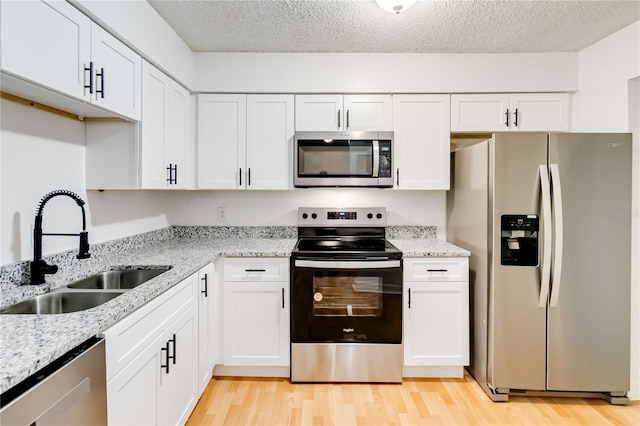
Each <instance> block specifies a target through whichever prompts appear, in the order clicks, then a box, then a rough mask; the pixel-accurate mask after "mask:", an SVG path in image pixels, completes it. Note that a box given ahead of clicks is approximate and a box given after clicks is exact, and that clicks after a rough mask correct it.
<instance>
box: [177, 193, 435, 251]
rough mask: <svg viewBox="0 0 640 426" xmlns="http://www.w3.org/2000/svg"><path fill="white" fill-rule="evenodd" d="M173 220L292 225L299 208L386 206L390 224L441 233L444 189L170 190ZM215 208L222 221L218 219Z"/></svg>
mask: <svg viewBox="0 0 640 426" xmlns="http://www.w3.org/2000/svg"><path fill="white" fill-rule="evenodd" d="M173 202H174V206H175V207H174V208H173V210H172V211H171V213H170V222H171V224H172V225H206V226H247V225H262V226H297V224H298V219H297V211H298V207H326V206H335V207H373V206H375V207H379V206H381V207H386V208H387V223H388V224H389V225H433V226H437V227H438V234H439V237H440V238H443V239H444V238H446V235H445V232H446V231H445V225H446V193H445V192H444V191H394V190H391V189H389V190H387V189H377V188H369V189H349V188H310V189H297V190H292V191H197V192H177V193H175V194H173ZM218 207H226V208H227V220H226V221H225V222H220V221H218V220H217V211H218V210H217V209H218Z"/></svg>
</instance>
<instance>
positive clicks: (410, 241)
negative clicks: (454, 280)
mask: <svg viewBox="0 0 640 426" xmlns="http://www.w3.org/2000/svg"><path fill="white" fill-rule="evenodd" d="M389 242H391V244H393V245H394V246H396V247H397V248H398V249H399V250H400V251H402V257H426V256H430V257H468V256H470V255H471V253H470V252H469V251H468V250H465V249H463V248H460V247H458V246H454V245H453V244H449V243H448V242H446V241H442V240H438V239H436V238H403V239H399V238H390V239H389Z"/></svg>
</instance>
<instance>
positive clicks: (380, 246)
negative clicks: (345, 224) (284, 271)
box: [293, 237, 402, 257]
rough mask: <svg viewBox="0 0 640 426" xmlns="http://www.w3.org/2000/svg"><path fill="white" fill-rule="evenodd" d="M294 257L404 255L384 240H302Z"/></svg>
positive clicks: (297, 245)
mask: <svg viewBox="0 0 640 426" xmlns="http://www.w3.org/2000/svg"><path fill="white" fill-rule="evenodd" d="M293 253H294V255H317V256H323V257H324V256H334V255H338V254H346V255H362V256H391V257H400V256H402V253H401V252H400V250H398V249H397V248H396V247H395V246H394V245H393V244H391V243H390V242H389V241H387V240H385V239H382V238H344V237H342V238H322V239H319V238H300V239H299V240H298V243H297V244H296V246H295V248H294V249H293Z"/></svg>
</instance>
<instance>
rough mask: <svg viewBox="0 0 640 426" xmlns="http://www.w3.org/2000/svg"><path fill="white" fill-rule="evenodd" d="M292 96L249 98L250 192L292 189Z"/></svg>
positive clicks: (248, 173)
mask: <svg viewBox="0 0 640 426" xmlns="http://www.w3.org/2000/svg"><path fill="white" fill-rule="evenodd" d="M293 116H294V113H293V95H248V96H247V151H246V155H247V188H248V189H289V188H291V187H292V174H293V164H292V149H293V135H294V131H293Z"/></svg>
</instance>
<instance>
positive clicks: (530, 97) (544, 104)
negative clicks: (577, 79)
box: [509, 93, 569, 132]
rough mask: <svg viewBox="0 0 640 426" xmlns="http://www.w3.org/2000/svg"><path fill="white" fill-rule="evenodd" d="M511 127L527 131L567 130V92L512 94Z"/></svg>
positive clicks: (510, 106)
mask: <svg viewBox="0 0 640 426" xmlns="http://www.w3.org/2000/svg"><path fill="white" fill-rule="evenodd" d="M509 110H510V111H511V114H512V116H511V118H512V119H511V129H512V130H518V131H523V132H529V131H568V130H569V94H568V93H525V94H512V95H511V97H510V102H509Z"/></svg>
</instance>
